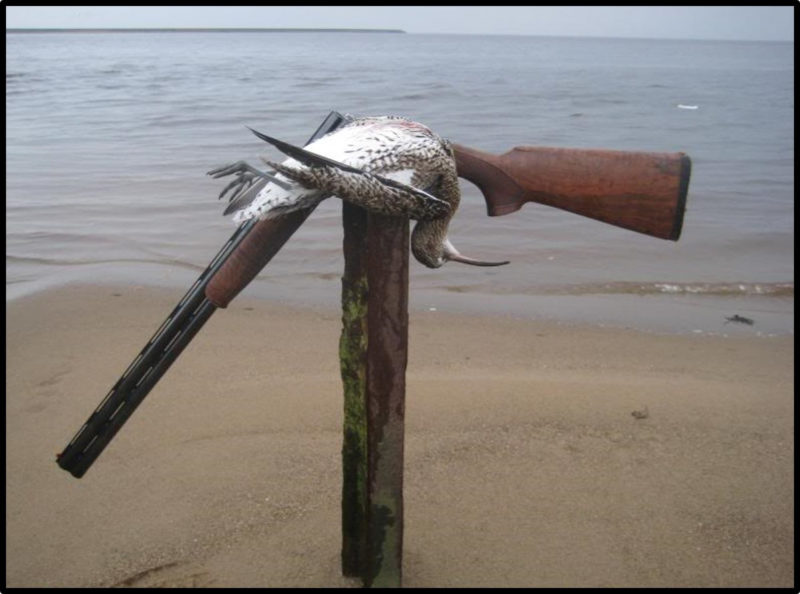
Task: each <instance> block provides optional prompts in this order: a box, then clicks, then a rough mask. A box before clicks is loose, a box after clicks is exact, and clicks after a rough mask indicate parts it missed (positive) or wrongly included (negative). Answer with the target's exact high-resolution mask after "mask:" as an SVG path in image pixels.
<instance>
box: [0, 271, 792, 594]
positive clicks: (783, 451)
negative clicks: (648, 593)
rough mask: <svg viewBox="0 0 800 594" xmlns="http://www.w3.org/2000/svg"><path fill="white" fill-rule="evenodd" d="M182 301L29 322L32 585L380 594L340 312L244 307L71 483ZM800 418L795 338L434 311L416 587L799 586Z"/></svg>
mask: <svg viewBox="0 0 800 594" xmlns="http://www.w3.org/2000/svg"><path fill="white" fill-rule="evenodd" d="M182 294H183V293H182V291H169V290H161V289H151V288H142V287H80V286H67V287H62V288H59V289H54V290H51V291H48V292H45V293H40V294H36V295H33V296H29V297H25V298H22V299H20V300H16V301H12V302H10V303H8V304H7V307H6V321H7V330H6V348H7V354H6V366H7V372H6V373H7V376H6V387H7V393H8V395H7V401H6V433H7V436H6V446H7V453H6V472H7V477H6V497H7V503H6V545H7V548H6V567H7V578H6V579H7V585H8V586H30V587H35V586H44V587H47V586H111V585H119V586H198V587H202V586H221V587H236V586H250V587H259V586H260V587H268V586H358V585H359V582H358V581H356V580H352V579H345V578H342V577H341V576H340V574H339V551H340V533H339V530H340V524H339V523H340V517H339V504H340V492H339V490H340V481H341V468H340V447H341V419H342V412H341V403H342V396H341V383H340V379H339V369H338V359H337V344H338V337H339V329H340V322H339V314H338V312H336V311H322V310H314V309H305V310H301V309H293V308H289V307H285V306H283V305H276V304H273V303H268V302H265V301H257V300H252V299H250V300H248V299H247V298H246V297H241V298H239V299H238V300H236V301H235V302H234V303H233V304H232V305H231V307H230V308H229V309H228V310H226V311H221V312H217V314H215V315H214V317H212V318H211V320H210V321H209V322H208V324H207V325H206V327H205V328H204V329H203V331H202V332H201V333H200V334H199V335H198V337H197V338H196V339H195V340H194V342H193V343H192V344H191V345H190V346H189V347H188V348H187V349H186V351H185V352H184V353H183V355H182V356H181V357H180V359H179V360H178V361H177V362H176V363H175V365H173V367H172V368H171V369H170V370H169V372H168V373H167V374H166V376H165V377H164V378H163V379H162V380H161V382H160V383H159V384H158V386H157V387H156V388H155V389H154V390H153V392H151V394H150V396H148V398H147V399H146V400H145V401H144V403H143V404H142V405H141V406H140V407H139V409H138V410H137V411H136V413H135V414H134V415H133V417H132V418H131V419H130V420H129V421H128V423H127V424H126V425H125V427H124V428H123V429H122V431H121V432H120V433H119V434H118V435H117V437H116V438H115V439H114V441H113V442H112V443H111V445H110V446H109V447H108V448H107V449H106V451H105V452H104V453H103V454H102V456H101V457H100V458H99V459H98V461H97V462H96V463H95V465H94V466H93V467H92V468H91V469H90V470H89V472H88V473H87V474H86V476H84V477H83V478H82V479H80V480H77V479H75V478H73V477H72V476H70V475H69V474H67V473H66V472H64V471H62V470H60V469H59V468H58V467H57V466H56V464H55V461H54V459H55V454H56V453H57V452H59V451H61V449H62V448H63V447H64V445H65V444H66V443H67V442H68V441H69V439H70V438H71V437H72V435H73V433H74V432H75V431H76V430H77V429H78V428H79V427H80V425H81V424H82V423H83V422H84V421H85V420H86V417H87V416H88V415H89V413H90V412H91V411H92V410H93V409H94V407H95V406H96V405H97V404H98V403H99V401H100V400H101V398H102V397H103V396H104V395H105V394H106V392H107V390H108V389H109V387H110V386H111V385H112V384H113V382H114V381H115V380H116V379H117V378H118V377H119V375H120V374H121V373H122V372H123V371H124V370H125V368H126V367H127V366H128V364H129V363H130V361H131V360H132V358H133V357H134V356H135V355H136V353H138V351H139V349H140V348H141V347H142V346H143V345H144V344H145V342H146V341H147V339H148V338H149V337H150V336H151V335H152V333H153V332H154V331H155V330H156V327H157V325H158V324H159V323H160V322H161V320H162V319H163V318H164V317H165V315H166V314H167V313H169V311H171V309H172V307H173V306H174V304H175V303H176V302H177V301H178V299H179V298H180V297H181V296H182ZM645 407H646V409H647V411H648V413H649V416H648V417H647V418H642V419H637V418H634V416H632V415H631V412H632V411H635V410H644V409H645ZM793 407H794V401H793V337H792V336H777V337H756V336H755V335H753V336H736V337H728V338H723V337H710V336H678V335H658V334H652V333H640V332H635V331H631V330H620V329H609V328H594V327H588V326H570V325H564V324H555V323H543V322H537V321H530V320H519V319H514V318H511V317H505V318H504V317H464V316H456V315H452V314H446V313H442V312H412V315H411V327H410V360H409V367H408V390H407V402H406V466H405V547H404V585H406V586H410V587H411V586H538V587H542V586H783V587H789V586H791V585H792V584H793V582H794V563H793V557H794V554H793V553H794V536H793V531H794V511H793V510H794V487H793V483H794V481H793V474H794V467H793V459H794V451H793V447H794V446H793V443H794V437H793V436H794V421H793V412H794V410H793Z"/></svg>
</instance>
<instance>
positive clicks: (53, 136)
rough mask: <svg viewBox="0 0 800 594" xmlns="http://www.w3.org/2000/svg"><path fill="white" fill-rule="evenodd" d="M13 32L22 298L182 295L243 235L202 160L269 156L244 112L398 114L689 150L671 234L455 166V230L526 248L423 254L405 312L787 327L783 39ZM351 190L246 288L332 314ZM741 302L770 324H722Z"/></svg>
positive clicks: (488, 140) (15, 235) (790, 267)
mask: <svg viewBox="0 0 800 594" xmlns="http://www.w3.org/2000/svg"><path fill="white" fill-rule="evenodd" d="M6 49H7V58H6V60H7V62H6V70H7V74H6V121H7V133H6V134H7V136H6V148H7V157H6V167H7V178H6V190H7V210H6V252H7V254H6V289H7V298H15V297H18V296H20V295H24V294H27V293H30V292H32V291H35V290H39V289H41V288H44V287H48V286H53V285H58V284H61V283H66V282H73V281H90V282H126V283H137V284H141V285H165V286H169V287H174V288H175V289H176V300H177V298H180V296H181V295H182V294H183V290H185V289H186V288H188V286H189V285H190V284H191V282H192V281H193V280H194V278H195V277H196V276H197V275H198V274H199V272H200V271H201V270H202V269H204V268H205V266H206V265H207V264H208V262H209V260H210V259H211V258H212V257H213V256H214V255H215V254H216V252H217V250H218V248H219V247H220V246H221V245H222V243H223V242H224V241H225V239H227V237H228V236H229V235H230V234H231V233H232V232H233V230H234V227H233V224H232V223H231V222H230V221H229V220H228V219H225V218H223V217H222V216H221V212H222V210H223V208H224V205H223V204H222V203H220V202H218V201H217V199H216V196H217V194H218V193H219V191H220V189H221V188H222V186H223V185H224V183H221V182H220V181H218V180H212V179H211V178H209V177H207V176H206V175H205V172H206V171H208V170H209V169H211V168H212V167H215V166H217V165H220V164H223V163H226V162H232V161H235V160H239V159H247V160H249V161H251V162H252V163H254V164H258V163H259V161H258V155H259V154H268V155H270V156H271V157H277V156H278V154H277V153H276V152H275V151H273V150H272V149H271V148H268V147H266V145H264V144H263V143H261V142H260V141H258V140H257V139H256V138H254V137H253V136H252V135H251V134H250V133H249V132H248V131H247V130H246V129H245V128H244V126H245V125H249V126H252V127H254V128H256V129H259V130H262V131H264V132H266V133H268V134H270V135H273V136H277V137H278V138H284V139H286V140H289V141H293V142H295V143H303V142H304V141H305V140H306V139H307V138H308V136H309V135H310V133H311V132H313V130H314V129H315V128H316V127H317V125H318V124H319V122H320V121H321V120H322V119H323V117H324V116H325V115H326V114H327V113H328V112H329V111H330V110H331V109H336V110H338V111H341V112H347V113H351V114H356V115H382V114H397V115H405V116H408V117H410V118H412V119H415V120H418V121H420V122H423V123H425V124H427V125H428V126H430V127H431V128H432V129H433V130H435V131H436V132H438V133H439V134H441V135H442V136H445V137H448V138H450V139H452V140H454V141H456V142H458V143H460V144H465V145H468V146H472V147H475V148H479V149H482V150H486V151H490V152H494V153H501V152H505V151H506V150H508V149H510V148H511V147H513V146H516V145H524V144H528V145H544V146H564V147H594V148H598V147H599V148H613V149H624V150H648V151H665V152H672V151H683V152H686V153H687V154H689V155H690V156H691V158H692V161H693V171H692V180H691V184H690V187H689V199H688V209H687V213H686V219H685V223H684V231H683V236H682V238H681V240H680V241H679V242H678V243H673V242H666V241H662V240H658V239H653V238H650V237H646V236H642V235H639V234H636V233H633V232H630V231H625V230H622V229H617V228H615V227H612V226H609V225H605V224H602V223H599V222H596V221H592V220H589V219H585V218H583V217H578V216H575V215H573V214H569V213H565V212H562V211H559V210H556V209H552V208H548V207H545V206H539V205H527V206H526V207H525V208H523V209H522V210H521V211H519V212H517V213H514V214H512V215H509V216H505V217H497V218H489V217H487V216H486V215H485V208H484V205H483V199H482V196H481V195H480V193H479V191H478V190H477V189H476V188H475V187H474V186H472V185H471V184H470V183H468V182H466V181H463V182H462V190H463V192H464V199H463V201H462V206H461V208H460V210H459V212H458V214H457V215H456V218H455V220H454V222H453V225H452V231H451V237H453V238H454V242H455V243H456V245H458V246H459V247H460V248H461V250H462V251H464V252H465V253H467V254H468V255H471V256H473V257H480V258H484V259H510V260H511V261H512V264H511V265H509V266H505V267H502V268H495V269H483V268H473V267H466V266H461V265H458V264H449V265H446V266H445V267H444V268H442V269H439V270H428V269H426V268H424V267H423V266H422V265H420V264H418V263H416V262H413V261H412V276H411V301H412V308H418V309H426V310H428V309H432V308H436V310H437V311H451V310H463V311H475V312H481V311H484V312H508V313H510V314H512V315H518V316H525V317H538V316H543V317H550V318H555V319H564V320H589V321H592V322H596V323H610V324H617V325H630V326H635V327H640V328H660V329H665V328H668V329H672V330H675V331H679V332H692V331H703V332H725V333H728V332H730V333H763V334H769V333H785V332H792V331H793V323H794V305H793V300H794V256H793V247H794V198H793V197H794V169H793V163H794V130H793V121H794V82H793V80H794V59H793V49H794V46H793V44H791V43H744V42H743V43H738V42H696V41H648V40H611V39H570V38H536V37H511V36H509V37H506V36H492V37H483V36H466V35H465V36H458V35H453V36H450V35H447V36H444V35H399V34H305V33H224V34H221V33H179V34H176V33H129V34H36V35H34V34H7V35H6ZM679 104H683V105H696V106H697V107H698V108H697V109H691V110H690V109H681V108H678V107H677V106H678V105H679ZM340 204H341V203H340V202H339V201H338V200H337V199H331V200H329V201H327V202H326V203H324V204H323V205H322V206H321V207H320V208H318V209H317V211H316V212H315V213H314V215H313V216H312V218H311V219H309V221H308V222H307V223H306V224H305V225H304V226H303V228H302V229H300V231H299V232H298V233H297V234H296V235H295V236H294V238H293V239H292V240H291V241H290V242H289V243H288V244H287V245H286V246H285V247H284V249H283V250H282V251H281V252H280V254H278V256H276V258H275V259H274V260H273V262H272V263H270V265H269V266H268V267H267V268H266V269H265V270H264V272H263V273H262V274H261V276H260V277H259V278H258V279H257V280H256V281H255V282H254V283H253V284H252V285H251V286H250V287H248V289H247V290H246V292H245V294H246V295H251V296H266V297H271V298H274V299H282V300H294V301H299V302H303V303H313V304H318V305H323V306H332V307H335V306H336V305H337V303H338V299H339V277H340V274H341V270H342V257H341V228H340V209H341V206H340ZM165 313H167V312H165ZM734 313H738V314H740V315H744V316H747V317H750V318H753V319H754V320H755V321H756V324H755V325H754V326H752V327H750V326H740V325H737V324H724V321H725V320H724V317H725V316H731V315H733V314H734ZM157 322H158V321H156V320H154V324H157Z"/></svg>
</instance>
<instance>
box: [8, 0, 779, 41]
mask: <svg viewBox="0 0 800 594" xmlns="http://www.w3.org/2000/svg"><path fill="white" fill-rule="evenodd" d="M6 26H7V27H8V28H31V27H43V28H51V27H56V28H58V27H68V28H69V27H71V28H74V27H79V28H102V27H313V28H322V27H325V28H368V29H379V28H382V29H404V30H405V31H408V32H409V33H475V34H512V35H564V36H592V37H649V38H669V39H740V40H770V41H773V40H774V41H794V7H793V6H460V7H458V6H456V7H453V6H227V7H223V6H193V7H192V6H189V7H185V6H38V7H37V6H7V7H6Z"/></svg>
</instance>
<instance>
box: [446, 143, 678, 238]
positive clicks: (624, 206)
mask: <svg viewBox="0 0 800 594" xmlns="http://www.w3.org/2000/svg"><path fill="white" fill-rule="evenodd" d="M453 149H454V151H455V157H456V167H457V169H458V175H459V176H460V177H463V178H465V179H468V180H469V181H471V182H472V183H474V184H475V185H476V186H478V187H479V188H480V190H481V192H483V196H484V198H485V199H486V209H487V211H488V214H489V216H493V217H495V216H501V215H505V214H509V213H511V212H514V211H516V210H519V209H520V208H521V207H522V205H523V204H525V203H526V202H538V203H539V204H546V205H548V206H555V207H556V208H561V209H563V210H568V211H570V212H574V213H575V214H579V215H583V216H585V217H589V218H592V219H597V220H598V221H603V222H605V223H609V224H611V225H616V226H617V227H623V228H625V229H630V230H632V231H638V232H639V233H645V234H647V235H651V236H653V237H659V238H661V239H671V240H673V241H677V240H678V238H679V237H680V234H681V227H682V226H683V213H684V210H685V209H686V193H687V191H688V189H689V176H690V173H691V161H690V160H689V157H688V156H687V155H685V154H684V153H648V152H629V151H612V150H598V149H570V148H550V147H533V146H522V147H516V148H514V149H511V150H510V151H508V152H507V153H504V154H502V155H499V156H498V155H492V154H490V153H484V152H482V151H479V150H475V149H472V148H469V147H465V146H461V145H458V144H454V145H453Z"/></svg>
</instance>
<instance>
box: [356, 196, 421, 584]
mask: <svg viewBox="0 0 800 594" xmlns="http://www.w3.org/2000/svg"><path fill="white" fill-rule="evenodd" d="M342 218H343V225H344V254H345V272H344V276H343V278H342V322H343V328H342V336H341V342H340V358H341V372H342V381H343V384H344V395H345V415H344V442H343V447H342V458H343V465H342V467H343V485H342V573H343V574H344V575H349V576H360V577H361V578H362V579H363V581H364V585H366V586H388V587H391V586H395V587H397V586H400V585H401V580H402V548H403V440H404V429H405V427H404V417H405V370H406V364H407V361H408V252H409V245H408V236H409V233H408V231H409V225H408V219H407V218H398V217H386V216H381V215H375V214H368V213H367V212H366V211H364V210H363V209H361V208H359V207H356V206H352V205H350V204H347V203H345V204H344V206H343V217H342Z"/></svg>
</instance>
